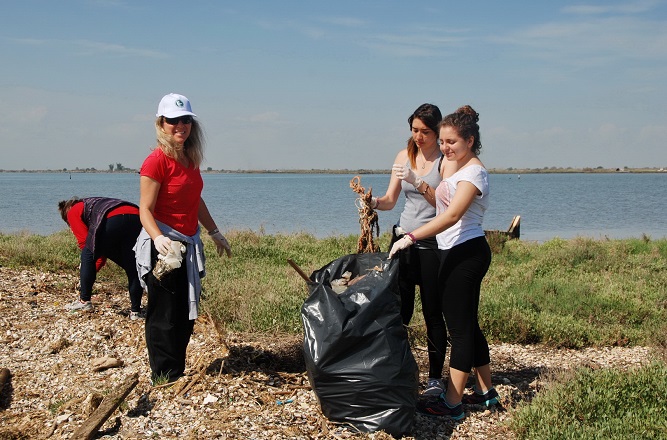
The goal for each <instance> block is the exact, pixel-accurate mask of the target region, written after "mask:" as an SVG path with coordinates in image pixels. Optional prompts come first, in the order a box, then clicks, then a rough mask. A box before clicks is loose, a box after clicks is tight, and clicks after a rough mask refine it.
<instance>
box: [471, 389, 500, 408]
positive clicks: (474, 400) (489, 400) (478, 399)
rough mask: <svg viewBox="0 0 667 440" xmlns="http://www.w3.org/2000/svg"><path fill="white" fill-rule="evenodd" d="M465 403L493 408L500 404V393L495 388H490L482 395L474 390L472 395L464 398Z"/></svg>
mask: <svg viewBox="0 0 667 440" xmlns="http://www.w3.org/2000/svg"><path fill="white" fill-rule="evenodd" d="M462 401H463V403H465V404H466V405H484V406H487V407H489V406H493V405H497V404H498V403H499V400H498V392H497V391H496V389H495V388H490V389H489V391H487V392H486V393H484V394H480V393H478V392H477V390H474V392H473V393H472V394H467V395H465V396H463V400H462Z"/></svg>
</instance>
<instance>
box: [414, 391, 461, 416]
mask: <svg viewBox="0 0 667 440" xmlns="http://www.w3.org/2000/svg"><path fill="white" fill-rule="evenodd" d="M417 411H418V412H420V413H422V414H425V415H427V416H435V417H449V418H450V419H452V420H457V421H458V420H461V419H462V418H464V417H465V413H464V412H463V405H462V404H460V403H459V404H458V405H454V407H451V406H449V405H447V402H445V396H444V394H441V395H440V397H439V398H437V399H423V400H419V401H417Z"/></svg>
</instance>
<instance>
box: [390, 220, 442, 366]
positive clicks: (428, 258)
mask: <svg viewBox="0 0 667 440" xmlns="http://www.w3.org/2000/svg"><path fill="white" fill-rule="evenodd" d="M399 238H400V237H398V236H397V235H396V234H395V231H394V234H393V237H392V241H391V244H392V245H393V244H394V242H395V241H396V240H398V239H399ZM431 241H432V242H433V243H432V244H433V248H432V249H425V248H422V247H416V246H411V247H409V248H407V249H404V250H402V251H400V252H399V254H398V259H399V260H398V289H399V292H400V294H401V319H402V321H403V325H408V324H410V320H411V319H412V315H413V313H414V309H415V291H416V286H419V297H420V298H421V302H422V314H423V315H424V323H425V324H426V336H427V346H428V364H429V373H428V377H430V378H437V379H439V378H440V377H442V369H443V368H444V366H445V355H446V354H447V326H446V325H445V318H444V316H443V314H442V310H441V308H440V307H441V301H440V290H439V288H438V270H439V267H440V251H439V250H438V249H437V247H436V246H437V245H436V243H435V238H434V239H433V240H431ZM389 248H390V249H391V245H390V246H389Z"/></svg>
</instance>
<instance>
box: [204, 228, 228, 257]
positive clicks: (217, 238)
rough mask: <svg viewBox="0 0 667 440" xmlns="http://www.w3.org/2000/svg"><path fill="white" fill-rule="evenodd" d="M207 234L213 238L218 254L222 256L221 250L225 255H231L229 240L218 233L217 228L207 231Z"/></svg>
mask: <svg viewBox="0 0 667 440" xmlns="http://www.w3.org/2000/svg"><path fill="white" fill-rule="evenodd" d="M208 235H209V236H210V237H211V238H212V239H213V242H214V243H215V247H216V250H217V251H218V255H220V256H221V257H222V254H223V252H224V253H226V254H227V257H229V258H231V257H232V247H231V246H230V245H229V242H228V241H227V239H226V238H225V236H224V235H222V234H221V233H220V231H218V230H217V229H214V230H213V231H211V232H209V233H208Z"/></svg>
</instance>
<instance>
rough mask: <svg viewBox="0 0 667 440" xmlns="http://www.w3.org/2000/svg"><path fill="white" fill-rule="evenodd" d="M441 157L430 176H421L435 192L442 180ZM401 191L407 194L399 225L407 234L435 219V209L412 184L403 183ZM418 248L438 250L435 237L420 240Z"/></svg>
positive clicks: (429, 173) (417, 244)
mask: <svg viewBox="0 0 667 440" xmlns="http://www.w3.org/2000/svg"><path fill="white" fill-rule="evenodd" d="M440 157H442V155H439V156H438V158H437V159H436V161H435V163H434V164H433V167H432V168H431V171H429V172H428V174H426V175H424V176H421V178H422V179H423V180H424V182H426V183H427V184H428V186H430V187H431V188H432V189H433V190H434V191H435V189H436V188H437V187H438V185H439V184H440V181H441V180H442V177H440V171H439V170H438V168H439V167H438V164H439V163H440ZM408 166H409V162H408ZM401 190H402V191H403V194H405V206H404V208H403V212H401V217H400V219H399V220H398V225H399V226H400V227H401V228H403V229H404V230H405V231H407V232H410V231H414V230H415V229H417V228H418V227H420V226H422V225H424V224H426V223H428V222H429V221H430V220H431V219H433V217H435V208H434V207H433V206H431V204H430V203H429V202H428V201H426V199H425V198H424V196H423V195H421V194H419V192H418V191H417V190H416V189H415V187H414V186H412V184H411V183H408V182H406V181H405V180H403V181H401ZM416 246H417V247H423V246H425V247H429V248H437V244H436V241H435V237H433V239H430V238H429V239H427V240H419V241H418V242H417V243H416Z"/></svg>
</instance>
